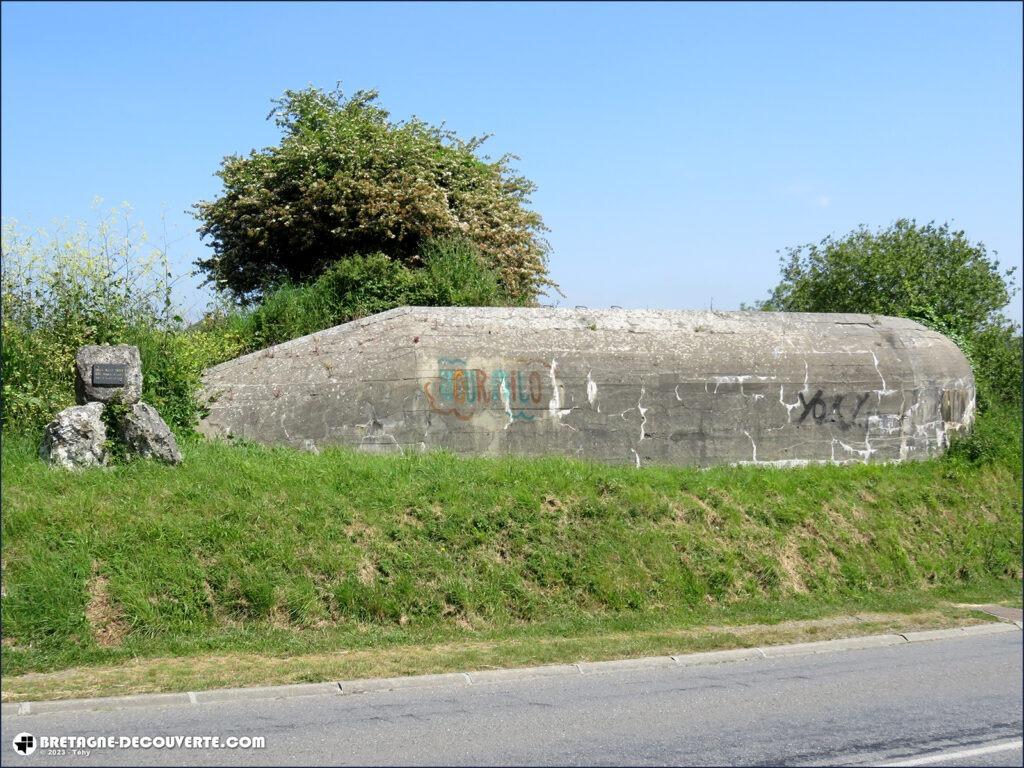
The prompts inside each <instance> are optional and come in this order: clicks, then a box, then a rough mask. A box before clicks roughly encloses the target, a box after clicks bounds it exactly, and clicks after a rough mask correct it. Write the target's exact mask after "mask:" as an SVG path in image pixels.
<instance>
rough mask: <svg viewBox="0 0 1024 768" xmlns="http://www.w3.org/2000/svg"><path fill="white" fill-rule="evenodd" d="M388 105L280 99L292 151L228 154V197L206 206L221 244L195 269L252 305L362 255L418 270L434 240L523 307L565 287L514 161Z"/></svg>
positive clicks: (291, 94) (202, 208)
mask: <svg viewBox="0 0 1024 768" xmlns="http://www.w3.org/2000/svg"><path fill="white" fill-rule="evenodd" d="M376 100H377V93H376V92H375V91H360V92H358V93H356V94H355V95H354V96H352V97H351V98H349V99H345V98H344V96H343V94H342V93H341V91H340V90H336V91H334V92H331V93H326V92H324V91H322V90H320V89H318V88H312V87H311V88H307V89H305V90H301V91H292V90H288V91H285V93H284V96H283V97H282V98H281V99H278V100H275V101H274V104H275V105H276V109H275V110H274V111H273V112H272V113H271V115H270V117H274V118H275V119H276V122H277V125H278V126H279V127H280V128H281V129H282V131H283V133H284V136H283V138H282V139H281V142H280V144H278V145H277V146H274V147H269V148H267V149H263V150H260V151H253V152H250V153H249V155H248V156H245V157H239V156H228V157H225V158H224V160H223V161H222V163H221V168H220V171H218V173H217V175H218V176H219V177H220V178H221V180H222V182H223V185H224V186H223V191H222V193H221V195H220V196H219V197H217V198H216V199H214V200H212V201H202V202H199V203H196V205H195V206H194V208H195V216H196V218H197V219H198V220H199V222H200V227H199V232H200V234H201V235H203V236H204V237H209V238H210V240H211V243H212V245H213V250H214V254H213V255H212V256H211V257H210V258H208V259H200V260H199V261H197V262H196V264H197V265H198V266H199V267H200V268H201V269H202V270H203V271H205V273H206V274H207V276H208V280H209V281H210V282H212V283H214V285H215V286H216V287H217V288H218V290H223V291H226V292H229V293H230V294H232V295H233V296H234V297H235V298H236V299H239V300H241V301H243V302H246V301H251V300H255V299H260V298H262V297H263V296H265V295H266V294H268V293H269V292H271V291H272V290H273V289H274V288H276V287H278V286H280V285H282V284H284V283H293V284H295V283H305V282H309V281H311V280H313V279H315V278H317V277H318V276H319V275H320V274H322V273H323V272H324V271H325V270H326V269H327V268H328V267H330V266H331V265H333V264H335V263H337V262H339V261H344V260H346V259H349V258H352V257H353V256H355V255H356V254H370V253H378V252H379V253H383V254H385V255H387V256H389V257H390V258H392V259H394V260H395V261H397V262H401V263H402V264H404V265H407V266H413V267H415V266H418V265H419V259H420V256H421V255H422V253H423V247H424V245H425V243H426V242H427V241H428V240H430V239H432V238H438V237H464V238H467V239H468V240H469V241H471V242H472V243H473V244H474V245H475V246H476V248H477V249H478V250H479V252H480V254H481V257H482V258H483V259H484V261H485V262H486V264H487V265H488V266H490V267H491V268H492V269H494V270H495V272H496V273H497V274H498V278H499V280H500V282H501V285H502V286H503V289H504V290H505V292H506V293H508V294H509V295H510V296H511V297H513V298H514V299H516V300H523V301H531V300H533V299H535V298H536V297H537V295H538V294H539V293H540V292H542V291H543V290H544V288H545V287H547V286H553V283H552V282H551V280H550V279H549V277H548V274H547V265H546V261H547V252H548V245H547V243H546V242H545V241H544V239H543V238H542V237H541V235H542V233H543V232H544V231H545V230H546V227H545V226H544V223H543V221H542V219H541V217H540V215H539V214H538V213H536V212H534V211H531V210H529V208H528V207H527V205H528V202H529V196H530V195H531V194H532V192H533V190H534V185H533V183H532V182H530V181H529V180H528V179H526V178H525V177H523V176H521V175H518V174H516V173H514V172H513V171H512V169H511V166H510V163H511V161H512V160H513V159H514V158H513V156H511V155H505V156H503V157H501V158H499V159H498V160H496V161H490V160H489V159H488V158H486V157H481V156H479V155H478V150H479V148H480V146H481V145H482V144H483V142H484V141H485V138H486V137H485V138H474V139H469V140H462V139H460V138H459V137H458V136H456V135H455V134H454V133H453V132H451V131H449V130H446V129H444V128H442V127H435V126H431V125H428V124H427V123H425V122H423V121H421V120H418V119H416V118H413V119H410V120H408V121H405V122H393V121H392V120H390V119H389V115H388V113H387V112H386V111H385V110H384V109H382V108H381V107H380V106H378V105H377V103H376Z"/></svg>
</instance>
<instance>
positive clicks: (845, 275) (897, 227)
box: [756, 219, 1021, 402]
mask: <svg viewBox="0 0 1024 768" xmlns="http://www.w3.org/2000/svg"><path fill="white" fill-rule="evenodd" d="M1015 269H1016V268H1015V267H1010V268H1009V269H1007V270H1005V271H1002V270H1001V269H1000V267H999V264H998V262H997V261H996V259H995V258H993V257H991V256H989V254H988V251H987V249H986V248H985V246H984V245H983V244H982V243H972V242H970V241H969V240H968V239H967V237H966V236H965V235H964V233H963V232H961V231H953V230H951V229H950V228H949V225H948V224H942V225H936V224H934V223H929V224H925V225H919V224H917V223H916V222H915V221H913V220H911V219H900V220H898V221H896V222H895V223H894V224H892V225H891V226H889V227H886V228H883V229H879V230H877V231H872V230H869V229H868V228H867V227H864V226H861V227H860V228H858V229H856V230H854V231H853V232H850V233H849V234H848V235H846V236H845V237H841V238H833V237H827V238H825V239H824V240H822V241H821V242H820V243H809V244H807V245H799V246H796V247H793V248H789V249H787V250H786V251H784V252H783V254H782V256H781V272H782V277H781V280H780V281H779V284H778V285H777V286H775V288H774V289H773V290H772V292H771V294H770V295H769V297H768V299H767V300H765V301H761V302H758V303H757V304H756V307H757V308H758V309H763V310H769V311H781V312H862V313H866V314H878V315H895V316H898V317H908V318H912V319H915V320H918V321H920V322H922V323H924V324H925V325H928V326H929V327H931V328H934V329H936V330H939V331H941V332H942V333H946V334H948V335H949V336H951V337H952V338H953V339H954V340H955V341H956V342H957V343H958V344H960V346H961V348H962V349H963V350H964V352H965V353H966V354H967V355H968V356H969V357H970V358H971V361H972V363H973V364H974V366H975V372H976V374H977V376H978V379H979V384H981V385H982V387H983V389H984V390H985V391H986V393H987V394H988V395H989V396H990V397H992V398H995V399H999V400H1009V401H1015V402H1016V401H1019V396H1020V377H1021V337H1020V328H1019V326H1016V325H1014V324H1013V323H1011V322H1010V321H1008V320H1007V319H1006V317H1005V316H1003V315H1002V313H1001V310H1002V309H1003V308H1004V307H1005V306H1006V304H1007V302H1009V300H1010V297H1011V296H1013V295H1014V294H1015V293H1016V286H1015V284H1014V279H1013V274H1014V271H1015Z"/></svg>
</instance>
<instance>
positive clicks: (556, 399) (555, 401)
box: [548, 358, 572, 421]
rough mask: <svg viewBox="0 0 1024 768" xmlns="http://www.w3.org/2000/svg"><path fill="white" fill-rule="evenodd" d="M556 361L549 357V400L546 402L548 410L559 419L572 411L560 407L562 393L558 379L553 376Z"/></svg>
mask: <svg viewBox="0 0 1024 768" xmlns="http://www.w3.org/2000/svg"><path fill="white" fill-rule="evenodd" d="M557 367H558V363H557V362H556V361H555V359H554V358H551V400H550V401H549V402H548V412H549V413H550V414H551V415H552V416H554V417H555V418H556V419H558V420H559V421H561V419H562V417H563V416H566V415H568V414H570V413H572V408H562V393H561V391H560V390H559V388H558V379H557V378H556V377H555V369H556V368H557Z"/></svg>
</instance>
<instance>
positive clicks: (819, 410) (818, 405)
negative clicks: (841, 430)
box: [797, 389, 871, 427]
mask: <svg viewBox="0 0 1024 768" xmlns="http://www.w3.org/2000/svg"><path fill="white" fill-rule="evenodd" d="M870 396H871V393H870V392H864V393H863V394H861V395H834V396H832V397H831V398H830V399H831V402H829V400H827V399H826V398H825V393H824V390H821V389H819V390H818V391H817V392H815V393H814V396H813V397H811V399H810V400H808V399H806V398H805V397H804V393H803V392H800V393H799V398H800V405H802V406H803V408H804V410H803V413H801V414H800V418H799V419H797V423H798V424H803V423H804V421H806V420H807V417H808V416H810V417H811V419H813V420H814V421H815V422H816V423H818V424H821V423H823V422H824V421H825V419H826V418H827V419H829V421H833V422H837V423H838V424H839V425H840V427H850V426H852V425H853V423H854V421H855V420H856V418H857V416H858V414H860V412H861V409H862V408H863V407H864V403H866V402H867V399H868V398H869V397H870ZM844 401H846V404H847V405H846V407H847V412H848V413H849V414H850V416H849V419H847V418H846V417H845V416H844V415H843V410H842V409H843V402H844ZM851 401H853V402H851ZM850 409H852V410H850Z"/></svg>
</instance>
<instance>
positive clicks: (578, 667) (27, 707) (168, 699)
mask: <svg viewBox="0 0 1024 768" xmlns="http://www.w3.org/2000/svg"><path fill="white" fill-rule="evenodd" d="M1021 629H1022V627H1021V623H1020V622H1013V623H1009V622H994V623H991V624H974V625H971V626H968V627H954V628H952V629H931V630H925V631H921V632H903V633H898V634H885V635H864V636H863V637H847V638H841V639H838V640H820V641H817V642H811V643H790V644H788V645H769V646H765V647H763V648H734V649H730V650H727V651H706V652H702V653H688V654H683V655H678V656H645V657H642V658H638V659H618V660H614V661H581V662H579V663H578V664H548V665H544V666H539V667H519V668H513V669H489V670H481V671H477V672H447V673H444V674H438V675H410V676H407V677H384V678H367V679H365V680H345V681H341V682H334V683H300V684H297V685H274V686H263V687H254V688H215V689H212V690H209V691H196V692H188V693H144V694H140V695H137V696H113V697H109V698H92V699H59V700H56V701H32V702H18V703H16V702H7V703H4V704H3V705H2V706H0V714H3V715H5V716H9V715H37V714H39V715H42V714H49V713H54V712H77V711H88V710H110V709H134V708H136V707H152V706H182V705H184V706H195V705H199V704H211V703H217V702H228V701H258V700H267V699H290V698H298V697H301V696H343V695H350V694H355V693H371V692H376V691H394V690H409V689H414V688H435V687H469V686H473V685H480V684H485V683H503V682H512V681H517V680H530V679H536V678H546V677H564V676H573V677H580V676H588V675H594V674H602V673H608V672H617V671H624V670H641V669H656V668H666V667H692V666H703V665H707V664H724V663H729V662H734V661H751V660H757V659H779V658H787V657H794V656H806V655H810V654H815V653H829V652H833V651H850V650H856V649H859V648H881V647H884V646H894V645H905V644H907V643H919V642H926V641H930V640H945V639H951V638H963V637H973V636H978V635H996V634H1002V633H1004V632H1019V631H1021Z"/></svg>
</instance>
